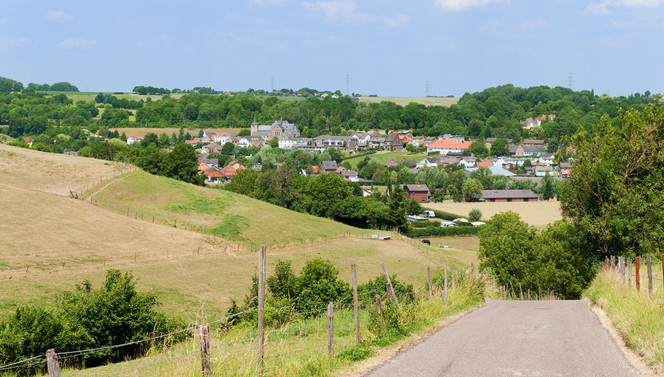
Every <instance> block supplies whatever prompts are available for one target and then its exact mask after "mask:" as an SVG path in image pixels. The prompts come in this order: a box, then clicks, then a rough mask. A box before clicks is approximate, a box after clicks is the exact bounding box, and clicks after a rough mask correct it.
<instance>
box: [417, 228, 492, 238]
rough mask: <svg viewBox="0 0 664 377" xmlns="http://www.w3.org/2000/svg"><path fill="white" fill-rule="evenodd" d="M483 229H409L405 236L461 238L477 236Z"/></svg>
mask: <svg viewBox="0 0 664 377" xmlns="http://www.w3.org/2000/svg"><path fill="white" fill-rule="evenodd" d="M481 228H482V227H477V226H453V227H440V226H437V227H427V228H417V229H413V228H411V229H409V230H408V231H407V232H405V233H404V234H405V235H406V236H408V237H410V238H419V237H435V236H461V235H469V234H477V233H478V232H479V230H480V229H481Z"/></svg>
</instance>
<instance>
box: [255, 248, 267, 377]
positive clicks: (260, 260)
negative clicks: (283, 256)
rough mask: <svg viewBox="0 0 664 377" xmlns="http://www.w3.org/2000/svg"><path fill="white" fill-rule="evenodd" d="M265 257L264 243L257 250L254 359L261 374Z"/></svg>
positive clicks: (263, 334)
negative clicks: (256, 305) (255, 350)
mask: <svg viewBox="0 0 664 377" xmlns="http://www.w3.org/2000/svg"><path fill="white" fill-rule="evenodd" d="M265 259H266V257H265V245H261V249H260V251H259V252H258V330H257V339H258V356H257V359H256V366H257V367H258V374H259V375H261V374H263V352H264V351H265V348H264V347H265V328H264V327H263V325H264V323H263V322H264V321H265V270H266V266H265V262H266V261H265Z"/></svg>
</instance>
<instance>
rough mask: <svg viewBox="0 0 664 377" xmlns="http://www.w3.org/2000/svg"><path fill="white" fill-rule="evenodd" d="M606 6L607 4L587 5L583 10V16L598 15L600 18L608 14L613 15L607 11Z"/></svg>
mask: <svg viewBox="0 0 664 377" xmlns="http://www.w3.org/2000/svg"><path fill="white" fill-rule="evenodd" d="M608 5H609V4H608V2H604V3H592V4H588V6H587V7H586V9H584V10H583V13H584V14H593V15H600V16H608V15H610V14H613V12H611V10H609V8H608Z"/></svg>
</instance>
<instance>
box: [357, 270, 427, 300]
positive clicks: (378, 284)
mask: <svg viewBox="0 0 664 377" xmlns="http://www.w3.org/2000/svg"><path fill="white" fill-rule="evenodd" d="M390 281H391V282H392V288H394V292H395V293H396V295H397V297H398V298H399V302H400V303H404V304H407V303H412V302H413V301H415V290H414V289H413V286H412V285H411V284H405V283H403V282H401V281H400V280H399V279H398V277H397V275H390ZM386 285H387V279H385V275H384V274H381V275H378V276H376V278H375V279H373V280H369V281H368V282H366V283H364V284H360V285H358V287H357V294H358V296H359V297H360V298H361V299H360V301H361V302H362V305H363V306H365V307H371V306H375V304H374V302H373V300H372V298H373V297H375V296H376V295H380V297H381V299H382V300H383V301H385V300H387V288H386Z"/></svg>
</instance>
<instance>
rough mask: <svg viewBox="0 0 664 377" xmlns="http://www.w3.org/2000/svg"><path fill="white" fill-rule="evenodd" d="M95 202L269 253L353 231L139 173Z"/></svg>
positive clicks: (230, 194)
mask: <svg viewBox="0 0 664 377" xmlns="http://www.w3.org/2000/svg"><path fill="white" fill-rule="evenodd" d="M91 199H92V200H93V202H94V203H95V204H97V205H99V206H101V207H104V208H107V209H109V210H111V211H113V212H116V213H120V214H125V215H126V214H127V213H129V215H130V216H134V217H136V216H138V217H139V218H143V219H145V220H146V221H152V217H154V219H155V220H154V221H155V222H156V223H160V224H166V225H169V226H173V224H175V226H177V227H179V228H184V229H190V230H195V231H198V232H203V233H210V234H215V235H219V236H221V237H224V238H228V239H231V240H236V241H240V242H242V243H243V244H245V245H254V246H256V245H258V244H266V245H268V246H269V247H279V246H286V245H289V244H300V243H303V242H310V241H316V240H319V239H324V238H331V237H337V236H339V235H341V234H343V233H345V232H348V231H351V230H354V229H355V228H353V227H350V226H347V225H344V224H341V223H337V222H334V221H331V220H328V219H323V218H319V217H313V216H309V215H305V214H302V213H298V212H293V211H289V210H287V209H284V208H282V207H278V206H275V205H271V204H268V203H265V202H262V201H260V200H256V199H251V198H248V197H246V196H242V195H238V194H235V193H233V192H228V191H223V190H214V189H210V188H205V187H197V186H193V185H190V184H187V183H183V182H180V181H176V180H173V179H169V178H164V177H159V176H154V175H151V174H148V173H145V172H140V173H137V174H133V175H130V176H127V177H125V178H122V179H118V180H117V181H115V182H113V183H112V184H110V185H108V186H107V187H106V188H105V189H104V190H103V191H101V192H99V193H96V194H94V195H92V197H91Z"/></svg>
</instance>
